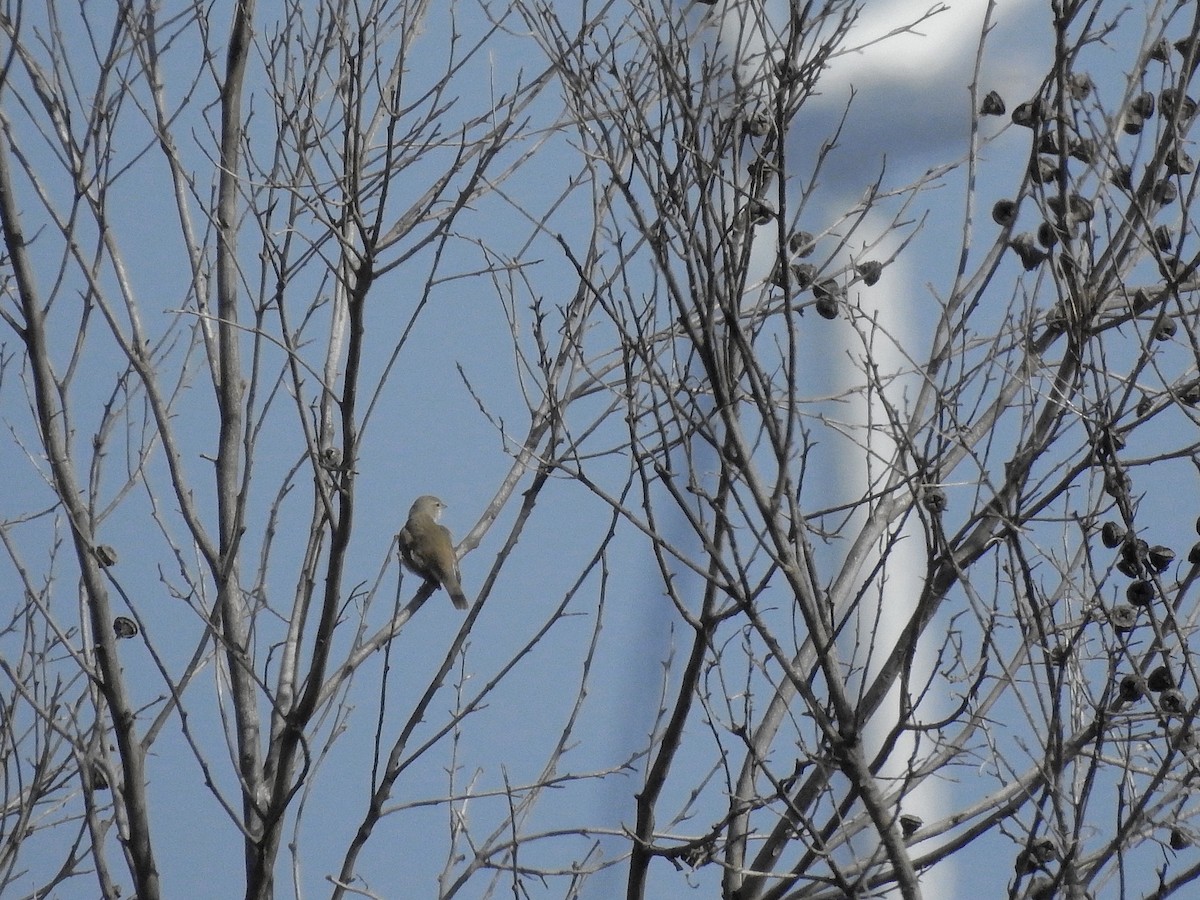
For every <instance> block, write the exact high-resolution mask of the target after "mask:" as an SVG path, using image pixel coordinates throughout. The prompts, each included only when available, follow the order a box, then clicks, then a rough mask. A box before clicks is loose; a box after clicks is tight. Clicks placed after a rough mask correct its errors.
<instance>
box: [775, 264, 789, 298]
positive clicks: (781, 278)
mask: <svg viewBox="0 0 1200 900" xmlns="http://www.w3.org/2000/svg"><path fill="white" fill-rule="evenodd" d="M788 269H789V267H788V266H786V265H783V264H781V263H779V262H776V263H775V268H773V269H772V270H771V284H773V285H775V287H779V288H783V289H784V290H785V291H786V290H787V289H788V285H789V281H788Z"/></svg>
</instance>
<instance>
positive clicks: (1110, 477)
mask: <svg viewBox="0 0 1200 900" xmlns="http://www.w3.org/2000/svg"><path fill="white" fill-rule="evenodd" d="M1132 489H1133V479H1132V478H1130V477H1129V474H1128V473H1126V472H1110V473H1109V474H1107V475H1105V476H1104V493H1106V494H1108V496H1110V497H1112V498H1113V499H1114V500H1115V499H1119V498H1121V497H1128V496H1129V492H1130V491H1131V490H1132Z"/></svg>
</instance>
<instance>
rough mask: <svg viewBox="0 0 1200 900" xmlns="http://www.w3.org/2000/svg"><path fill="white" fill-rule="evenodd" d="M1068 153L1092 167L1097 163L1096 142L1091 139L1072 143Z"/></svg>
mask: <svg viewBox="0 0 1200 900" xmlns="http://www.w3.org/2000/svg"><path fill="white" fill-rule="evenodd" d="M1067 153H1068V154H1069V155H1070V156H1072V157H1074V158H1075V159H1077V160H1079V161H1080V162H1082V163H1086V164H1087V165H1091V164H1092V163H1094V162H1095V161H1096V142H1095V141H1094V140H1092V139H1091V138H1080V139H1079V140H1077V141H1072V142H1071V146H1070V147H1069V148H1068V149H1067Z"/></svg>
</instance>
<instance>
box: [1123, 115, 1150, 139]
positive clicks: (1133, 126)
mask: <svg viewBox="0 0 1200 900" xmlns="http://www.w3.org/2000/svg"><path fill="white" fill-rule="evenodd" d="M1145 127H1146V120H1145V119H1144V118H1142V117H1141V116H1139V115H1138V114H1137V113H1135V112H1134V111H1133V110H1130V111H1129V112H1128V113H1127V114H1126V115H1125V121H1124V122H1122V123H1121V130H1122V131H1124V132H1125V133H1126V134H1141V133H1142V129H1143V128H1145Z"/></svg>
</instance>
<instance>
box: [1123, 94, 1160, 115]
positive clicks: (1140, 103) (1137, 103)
mask: <svg viewBox="0 0 1200 900" xmlns="http://www.w3.org/2000/svg"><path fill="white" fill-rule="evenodd" d="M1129 111H1130V112H1131V113H1133V114H1134V115H1135V116H1137V117H1138V118H1141V119H1148V118H1150V117H1151V116H1152V115H1154V95H1153V94H1152V93H1150V92H1149V91H1142V92H1141V93H1140V94H1138V95H1137V96H1136V97H1134V98H1133V100H1131V101H1130V103H1129Z"/></svg>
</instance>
